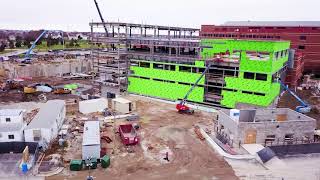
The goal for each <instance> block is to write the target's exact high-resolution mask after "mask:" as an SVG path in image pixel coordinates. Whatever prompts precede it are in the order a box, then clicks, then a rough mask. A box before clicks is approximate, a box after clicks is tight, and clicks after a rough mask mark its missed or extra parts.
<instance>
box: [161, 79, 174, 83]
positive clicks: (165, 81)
mask: <svg viewBox="0 0 320 180" xmlns="http://www.w3.org/2000/svg"><path fill="white" fill-rule="evenodd" d="M164 82H167V83H176V82H174V81H168V80H165V81H164Z"/></svg>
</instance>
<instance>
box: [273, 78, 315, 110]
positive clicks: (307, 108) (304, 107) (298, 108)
mask: <svg viewBox="0 0 320 180" xmlns="http://www.w3.org/2000/svg"><path fill="white" fill-rule="evenodd" d="M278 82H279V83H280V85H281V87H283V89H284V90H286V91H288V92H289V93H290V94H291V95H292V96H293V97H294V98H296V100H297V101H299V103H300V104H301V106H297V107H296V111H297V112H300V113H307V112H310V111H311V107H310V105H308V104H307V103H306V102H304V101H303V100H302V99H301V98H300V97H299V96H298V95H296V94H295V93H294V92H293V91H291V90H290V89H289V87H288V86H286V85H285V84H284V83H283V82H282V81H281V79H279V80H278Z"/></svg>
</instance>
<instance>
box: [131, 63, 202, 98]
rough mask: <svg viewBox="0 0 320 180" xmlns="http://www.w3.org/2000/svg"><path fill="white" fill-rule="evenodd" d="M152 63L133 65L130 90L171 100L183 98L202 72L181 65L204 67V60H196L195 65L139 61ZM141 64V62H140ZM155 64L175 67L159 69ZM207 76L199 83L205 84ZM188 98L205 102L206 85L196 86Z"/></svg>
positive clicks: (192, 67)
mask: <svg viewBox="0 0 320 180" xmlns="http://www.w3.org/2000/svg"><path fill="white" fill-rule="evenodd" d="M138 62H143V63H150V66H149V67H140V66H131V67H130V70H131V72H132V75H131V76H130V77H129V78H128V80H129V86H128V92H130V93H135V94H141V95H146V96H152V97H159V98H163V99H169V100H178V99H182V98H183V97H184V96H185V95H186V93H187V92H188V91H189V89H190V88H191V86H192V84H194V83H195V82H196V81H197V79H199V78H200V76H201V73H192V71H190V72H183V71H180V67H181V66H183V67H188V68H190V69H194V68H195V69H197V67H204V63H202V61H196V62H195V63H197V64H195V65H182V64H172V63H162V62H150V61H138ZM138 64H139V63H138ZM154 64H158V65H159V64H161V65H169V66H171V67H174V69H171V70H165V69H157V68H155V67H154ZM204 82H205V77H203V78H202V79H201V80H200V82H199V85H204ZM188 100H190V101H194V102H203V100H204V87H203V86H201V87H199V86H198V87H196V88H195V89H194V90H193V91H192V92H191V94H190V95H189V97H188Z"/></svg>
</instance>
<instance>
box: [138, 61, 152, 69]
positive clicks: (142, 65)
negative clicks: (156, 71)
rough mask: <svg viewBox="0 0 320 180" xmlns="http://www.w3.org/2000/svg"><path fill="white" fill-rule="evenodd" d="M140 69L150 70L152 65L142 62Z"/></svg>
mask: <svg viewBox="0 0 320 180" xmlns="http://www.w3.org/2000/svg"><path fill="white" fill-rule="evenodd" d="M140 67H145V68H150V63H148V62H140Z"/></svg>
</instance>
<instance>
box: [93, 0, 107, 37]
mask: <svg viewBox="0 0 320 180" xmlns="http://www.w3.org/2000/svg"><path fill="white" fill-rule="evenodd" d="M94 3H95V5H96V7H97V10H98V13H99V16H100V19H101V22H102V23H103V27H104V30H105V31H106V35H107V37H109V33H108V29H107V26H106V25H105V22H104V19H103V17H102V13H101V11H100V8H99V5H98V3H97V1H96V0H94Z"/></svg>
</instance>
